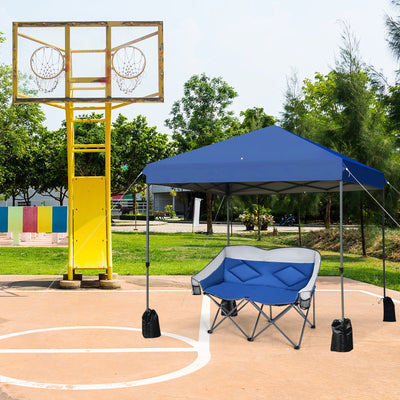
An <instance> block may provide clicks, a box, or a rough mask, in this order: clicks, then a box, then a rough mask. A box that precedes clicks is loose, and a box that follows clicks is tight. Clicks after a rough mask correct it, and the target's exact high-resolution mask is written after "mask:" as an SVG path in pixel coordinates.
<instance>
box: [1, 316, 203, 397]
mask: <svg viewBox="0 0 400 400" xmlns="http://www.w3.org/2000/svg"><path fill="white" fill-rule="evenodd" d="M203 310H204V308H203ZM78 329H113V330H125V331H132V332H141V329H138V328H129V327H115V326H69V327H68V326H67V327H56V328H44V329H35V330H28V331H22V332H15V333H11V334H6V335H2V336H0V340H5V339H8V338H11V337H16V336H23V335H29V334H33V333H40V332H54V331H61V330H78ZM206 335H207V334H206ZM162 336H167V337H170V338H173V339H177V340H181V341H183V342H185V343H187V344H188V345H189V346H191V347H186V348H174V347H169V348H157V347H155V348H132V349H108V350H110V351H108V350H107V349H78V350H76V349H48V351H42V350H40V349H38V350H35V349H21V350H20V351H18V349H17V350H15V349H10V351H7V349H0V354H4V353H8V354H9V353H13V352H14V353H35V352H36V353H40V352H42V353H57V352H58V353H72V352H75V353H76V352H82V353H94V352H98V353H100V352H104V353H116V352H117V351H118V350H121V352H149V353H151V352H153V353H157V352H163V351H168V352H187V351H192V352H197V357H196V359H195V360H194V361H193V362H192V363H191V364H189V365H187V366H186V367H183V368H181V369H179V370H176V371H173V372H170V373H167V374H163V375H159V376H155V377H151V378H145V379H139V380H132V381H127V382H116V383H104V384H101V383H99V384H87V385H86V384H60V383H44V382H33V381H27V380H22V379H16V378H10V377H7V376H4V375H0V383H8V384H10V385H16V386H23V387H30V388H38V389H57V390H104V389H122V388H130V387H135V386H142V385H149V384H153V383H159V382H164V381H167V380H171V379H175V378H179V377H182V376H185V375H188V374H190V373H192V372H195V371H197V370H198V369H200V368H202V367H204V366H205V365H206V364H207V363H208V362H209V361H210V358H211V356H210V351H209V340H208V335H207V336H205V335H204V334H203V335H202V334H201V330H200V334H199V340H198V341H196V340H193V339H190V338H187V337H185V336H180V335H176V334H173V333H167V332H162ZM2 350H3V351H2ZM29 350H30V351H29Z"/></svg>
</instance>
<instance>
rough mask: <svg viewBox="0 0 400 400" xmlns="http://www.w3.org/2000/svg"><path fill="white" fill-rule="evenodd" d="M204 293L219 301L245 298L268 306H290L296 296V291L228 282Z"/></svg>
mask: <svg viewBox="0 0 400 400" xmlns="http://www.w3.org/2000/svg"><path fill="white" fill-rule="evenodd" d="M205 292H206V293H209V294H212V295H213V296H216V297H219V298H220V299H226V300H239V299H243V298H247V299H250V300H253V301H255V302H257V303H262V304H269V305H278V304H292V303H294V302H295V301H296V300H297V296H298V290H291V289H284V288H276V287H271V286H259V285H247V284H243V283H230V282H221V283H219V284H217V285H214V286H210V287H208V288H207V289H206V290H205Z"/></svg>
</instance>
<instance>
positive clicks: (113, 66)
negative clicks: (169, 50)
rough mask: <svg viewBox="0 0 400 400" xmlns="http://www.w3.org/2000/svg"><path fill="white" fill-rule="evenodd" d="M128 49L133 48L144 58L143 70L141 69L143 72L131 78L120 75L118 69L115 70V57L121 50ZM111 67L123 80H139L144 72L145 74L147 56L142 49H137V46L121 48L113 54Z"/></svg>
mask: <svg viewBox="0 0 400 400" xmlns="http://www.w3.org/2000/svg"><path fill="white" fill-rule="evenodd" d="M128 47H131V48H132V49H134V50H137V51H138V52H139V53H140V54H141V56H142V57H143V60H144V64H143V68H142V69H141V71H140V72H139V73H138V74H136V75H134V76H130V77H128V76H125V75H122V74H120V73H119V72H118V71H117V69H116V68H115V65H114V57H115V55H116V54H117V53H118V52H119V51H120V50H123V49H126V48H128ZM111 66H112V69H113V70H114V72H115V73H116V74H117V75H118V76H119V77H120V78H122V79H135V78H138V77H139V76H140V75H142V74H143V72H144V70H145V69H146V56H145V55H144V53H143V51H142V50H140V49H139V48H138V47H136V46H132V45H129V46H124V47H120V48H119V49H118V50H117V51H115V52H114V53H113V55H112V57H111Z"/></svg>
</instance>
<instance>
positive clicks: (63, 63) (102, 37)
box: [13, 21, 164, 104]
mask: <svg viewBox="0 0 400 400" xmlns="http://www.w3.org/2000/svg"><path fill="white" fill-rule="evenodd" d="M163 70H164V60H163V23H162V22H160V21H151V22H149V21H120V22H117V21H97V22H95V21H88V22H83V21H77V22H14V23H13V101H14V102H15V103H110V102H112V103H122V104H124V103H135V102H163V101H164V71H163Z"/></svg>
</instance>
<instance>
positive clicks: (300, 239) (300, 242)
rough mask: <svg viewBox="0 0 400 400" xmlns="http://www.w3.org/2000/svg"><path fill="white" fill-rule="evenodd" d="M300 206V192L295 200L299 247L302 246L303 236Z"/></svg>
mask: <svg viewBox="0 0 400 400" xmlns="http://www.w3.org/2000/svg"><path fill="white" fill-rule="evenodd" d="M300 208H301V194H299V201H298V202H297V221H298V224H299V247H303V238H302V237H301V223H300Z"/></svg>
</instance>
